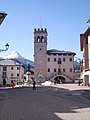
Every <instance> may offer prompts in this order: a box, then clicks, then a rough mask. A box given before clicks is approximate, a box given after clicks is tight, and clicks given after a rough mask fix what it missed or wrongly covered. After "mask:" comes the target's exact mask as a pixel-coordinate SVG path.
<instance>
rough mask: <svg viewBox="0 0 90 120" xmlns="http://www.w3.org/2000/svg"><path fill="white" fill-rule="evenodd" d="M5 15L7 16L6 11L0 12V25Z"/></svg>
mask: <svg viewBox="0 0 90 120" xmlns="http://www.w3.org/2000/svg"><path fill="white" fill-rule="evenodd" d="M6 16H7V13H5V12H0V25H1V24H2V22H3V20H4V19H5V17H6Z"/></svg>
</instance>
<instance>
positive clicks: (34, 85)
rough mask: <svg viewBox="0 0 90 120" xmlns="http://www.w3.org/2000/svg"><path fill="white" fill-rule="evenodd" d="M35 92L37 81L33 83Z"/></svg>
mask: <svg viewBox="0 0 90 120" xmlns="http://www.w3.org/2000/svg"><path fill="white" fill-rule="evenodd" d="M33 90H36V82H35V80H34V81H33Z"/></svg>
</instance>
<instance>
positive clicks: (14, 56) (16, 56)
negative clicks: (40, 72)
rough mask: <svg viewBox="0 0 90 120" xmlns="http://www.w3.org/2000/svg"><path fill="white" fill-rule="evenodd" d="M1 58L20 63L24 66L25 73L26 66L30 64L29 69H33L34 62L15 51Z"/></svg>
mask: <svg viewBox="0 0 90 120" xmlns="http://www.w3.org/2000/svg"><path fill="white" fill-rule="evenodd" d="M2 58H3V59H12V60H15V61H16V60H18V61H19V62H20V63H22V64H23V65H24V67H25V71H26V69H27V66H28V64H30V67H31V68H34V62H33V61H31V60H28V59H26V58H24V57H22V56H21V55H20V54H19V53H18V52H17V51H14V52H11V53H10V54H8V55H6V56H4V57H2Z"/></svg>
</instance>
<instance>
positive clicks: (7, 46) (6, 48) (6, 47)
mask: <svg viewBox="0 0 90 120" xmlns="http://www.w3.org/2000/svg"><path fill="white" fill-rule="evenodd" d="M8 48H9V44H8V43H7V44H6V45H5V49H0V52H2V51H7V50H8Z"/></svg>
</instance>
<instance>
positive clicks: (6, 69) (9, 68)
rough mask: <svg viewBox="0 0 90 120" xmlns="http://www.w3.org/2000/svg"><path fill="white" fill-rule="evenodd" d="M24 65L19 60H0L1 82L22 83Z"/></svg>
mask: <svg viewBox="0 0 90 120" xmlns="http://www.w3.org/2000/svg"><path fill="white" fill-rule="evenodd" d="M23 80H24V67H23V65H22V64H21V63H20V62H19V61H18V60H10V59H3V60H0V84H4V85H5V84H11V82H12V81H13V82H14V83H15V84H17V83H22V82H23Z"/></svg>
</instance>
